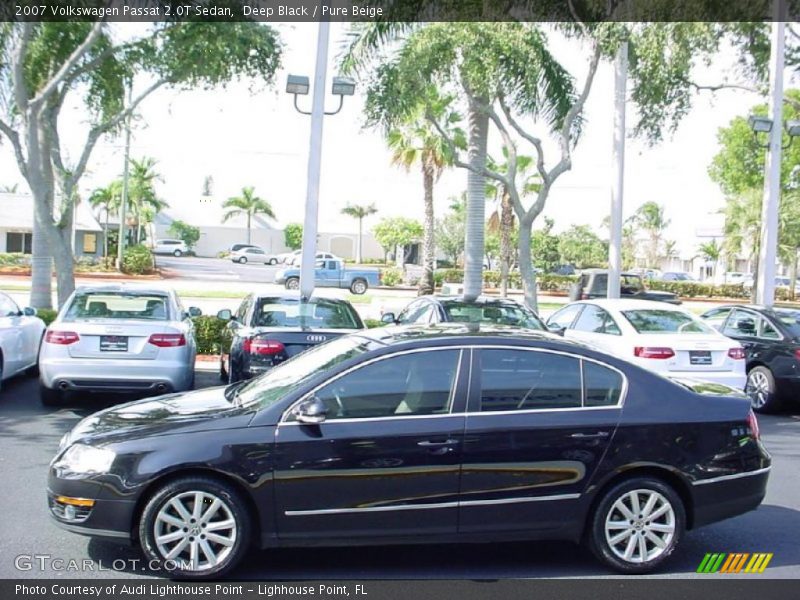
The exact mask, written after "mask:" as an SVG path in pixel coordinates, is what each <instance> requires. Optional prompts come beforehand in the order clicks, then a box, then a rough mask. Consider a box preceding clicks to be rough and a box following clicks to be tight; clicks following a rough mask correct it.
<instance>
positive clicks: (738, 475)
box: [692, 467, 772, 485]
mask: <svg viewBox="0 0 800 600" xmlns="http://www.w3.org/2000/svg"><path fill="white" fill-rule="evenodd" d="M771 470H772V467H764V468H763V469H757V470H755V471H745V472H744V473H734V474H733V475H720V476H719V477H711V478H710V479H700V480H699V481H693V482H692V485H706V484H707V483H719V482H720V481H732V480H734V479H741V478H743V477H753V476H755V475H763V474H764V473H769V472H770V471H771Z"/></svg>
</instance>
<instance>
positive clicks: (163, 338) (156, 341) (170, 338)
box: [147, 333, 186, 348]
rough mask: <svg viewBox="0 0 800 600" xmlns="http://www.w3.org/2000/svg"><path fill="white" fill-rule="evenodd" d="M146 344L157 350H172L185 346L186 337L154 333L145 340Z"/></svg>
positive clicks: (177, 334)
mask: <svg viewBox="0 0 800 600" xmlns="http://www.w3.org/2000/svg"><path fill="white" fill-rule="evenodd" d="M147 343H148V344H152V345H153V346H158V347H159V348H174V347H176V346H185V345H186V336H185V335H183V334H182V333H154V334H153V335H151V336H150V339H148V340H147Z"/></svg>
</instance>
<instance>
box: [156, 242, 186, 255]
mask: <svg viewBox="0 0 800 600" xmlns="http://www.w3.org/2000/svg"><path fill="white" fill-rule="evenodd" d="M188 251H189V248H188V247H187V246H186V243H185V242H183V241H181V240H156V243H155V244H154V245H153V254H172V255H173V256H183V255H184V254H186V253H187V252H188Z"/></svg>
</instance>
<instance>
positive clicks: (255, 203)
mask: <svg viewBox="0 0 800 600" xmlns="http://www.w3.org/2000/svg"><path fill="white" fill-rule="evenodd" d="M222 208H227V209H228V211H227V212H226V213H225V214H224V215H223V217H222V222H223V223H225V222H226V221H229V220H230V219H232V218H233V217H235V216H237V215H246V216H247V243H248V244H249V243H250V224H251V222H252V219H253V217H254V216H256V215H266V216H267V217H268V218H269V219H273V220H274V219H275V212H274V211H273V210H272V206H271V205H270V203H269V202H267V201H266V200H264V199H263V198H259V197H258V196H256V195H255V188H254V187H253V186H248V187H244V188H242V195H241V196H233V197H231V198H228V199H227V200H225V202H223V203H222Z"/></svg>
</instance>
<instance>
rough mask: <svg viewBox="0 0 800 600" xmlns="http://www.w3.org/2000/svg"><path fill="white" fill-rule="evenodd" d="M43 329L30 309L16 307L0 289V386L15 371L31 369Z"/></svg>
mask: <svg viewBox="0 0 800 600" xmlns="http://www.w3.org/2000/svg"><path fill="white" fill-rule="evenodd" d="M43 332H44V322H43V321H42V320H41V319H39V318H38V317H37V316H36V311H35V310H34V309H32V308H24V309H22V310H20V308H19V306H17V303H16V302H14V301H13V300H12V299H11V298H10V297H9V296H7V295H6V294H4V293H2V292H0V386H2V385H3V380H4V379H8V378H9V377H13V376H14V375H17V374H18V373H24V372H28V373H33V372H35V370H36V358H37V356H38V355H39V342H41V340H42V333H43Z"/></svg>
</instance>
